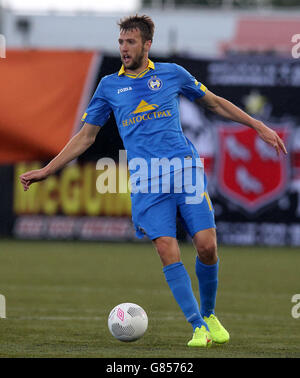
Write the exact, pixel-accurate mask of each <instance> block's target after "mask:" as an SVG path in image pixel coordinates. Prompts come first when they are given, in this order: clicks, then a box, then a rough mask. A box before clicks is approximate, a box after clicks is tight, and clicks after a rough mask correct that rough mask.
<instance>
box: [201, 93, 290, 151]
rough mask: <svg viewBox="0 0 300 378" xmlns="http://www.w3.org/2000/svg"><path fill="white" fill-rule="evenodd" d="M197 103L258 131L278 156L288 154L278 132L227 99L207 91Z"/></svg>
mask: <svg viewBox="0 0 300 378" xmlns="http://www.w3.org/2000/svg"><path fill="white" fill-rule="evenodd" d="M197 102H198V103H199V104H201V105H203V106H205V107H206V108H208V109H209V110H211V111H212V112H214V113H216V114H218V115H219V116H222V117H224V118H227V119H230V120H231V121H234V122H238V123H241V124H243V125H245V126H249V127H251V128H252V129H254V130H256V131H257V133H258V135H259V136H260V137H261V138H262V139H263V140H264V141H265V142H266V143H268V144H270V145H271V146H272V147H274V148H275V149H276V152H277V154H278V155H279V153H280V150H281V151H283V153H285V154H286V153H287V151H286V148H285V145H284V143H283V141H282V139H281V138H280V137H279V135H278V134H277V133H276V131H274V130H272V129H270V128H269V127H268V126H266V125H265V124H264V123H263V122H261V121H258V120H257V119H255V118H253V117H251V116H249V115H248V114H247V113H245V112H244V111H243V110H241V109H240V108H238V107H237V106H236V105H234V104H233V103H232V102H230V101H228V100H226V99H225V98H223V97H220V96H217V95H215V94H214V93H212V92H210V91H209V90H207V91H206V93H205V95H204V96H203V97H201V98H199V99H197Z"/></svg>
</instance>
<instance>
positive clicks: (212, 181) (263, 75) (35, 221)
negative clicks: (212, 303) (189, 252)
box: [0, 56, 300, 245]
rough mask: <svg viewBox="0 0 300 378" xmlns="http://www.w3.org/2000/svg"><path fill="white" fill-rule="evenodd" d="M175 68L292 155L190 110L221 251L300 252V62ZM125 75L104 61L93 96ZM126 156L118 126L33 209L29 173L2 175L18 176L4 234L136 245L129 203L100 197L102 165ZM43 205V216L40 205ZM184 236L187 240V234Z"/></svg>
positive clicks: (185, 107)
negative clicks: (23, 178)
mask: <svg viewBox="0 0 300 378" xmlns="http://www.w3.org/2000/svg"><path fill="white" fill-rule="evenodd" d="M152 59H153V61H154V62H155V61H164V60H163V59H159V58H158V59H156V58H154V57H153V58H152ZM169 61H172V62H174V63H178V64H180V65H182V66H183V67H185V68H186V69H187V70H188V71H190V72H191V73H192V74H193V75H194V76H195V77H196V79H197V80H198V81H200V82H202V83H203V84H205V85H206V86H207V87H208V89H209V90H211V91H212V92H214V93H216V94H217V95H219V96H222V97H225V98H227V99H228V100H230V101H232V102H233V103H235V104H236V105H238V106H239V107H241V108H242V109H244V110H246V111H247V112H248V113H249V114H251V115H253V116H254V117H256V118H258V119H261V120H262V121H264V122H265V123H266V124H267V125H269V126H270V127H272V128H274V129H276V130H277V131H278V133H279V134H280V136H281V137H282V138H283V139H284V141H285V143H286V146H287V148H288V151H289V154H288V156H287V157H286V156H280V157H277V155H276V154H275V152H274V151H273V149H272V148H270V147H269V146H267V145H266V144H265V143H263V142H262V141H261V140H260V139H259V138H258V137H257V135H256V133H254V132H253V131H252V130H251V129H249V128H247V127H245V126H241V125H237V124H233V123H231V122H228V121H225V120H224V119H221V118H219V117H216V116H215V115H213V114H212V113H210V112H208V111H206V110H204V109H203V108H201V107H199V106H197V105H195V104H193V103H191V102H189V101H188V100H185V99H182V100H181V104H180V107H181V121H182V126H183V129H184V132H185V134H186V136H187V137H188V138H189V139H190V140H191V141H192V142H193V143H194V144H195V146H196V148H197V150H198V151H199V153H200V156H201V157H203V158H204V162H205V170H206V174H207V177H208V189H209V193H210V196H211V199H212V202H213V205H214V208H215V215H216V222H217V230H218V238H219V242H220V243H224V244H262V245H300V123H299V121H300V104H299V98H300V96H299V94H300V62H299V61H298V60H295V59H294V60H277V59H275V58H272V57H265V58H257V57H248V58H232V59H228V60H226V61H224V60H215V61H211V60H196V59H189V58H186V59H183V58H176V57H173V58H170V59H169ZM119 68H120V60H119V58H117V57H108V56H105V57H104V58H103V59H102V62H101V64H99V69H98V72H96V74H95V80H94V85H93V86H92V90H91V94H92V93H93V92H94V90H95V88H96V86H97V84H98V82H99V80H100V79H101V77H103V76H104V75H107V74H110V73H113V72H116V71H118V70H119ZM91 94H90V95H91ZM120 149H123V144H122V141H121V140H120V138H119V135H118V130H117V127H116V124H115V120H114V117H113V116H111V119H110V120H109V121H108V122H107V124H106V125H105V126H104V127H103V128H102V129H101V131H100V132H99V134H98V136H97V139H96V142H95V143H94V145H93V146H92V147H91V148H90V149H88V150H87V151H86V152H85V153H84V154H83V155H82V156H81V157H80V158H79V159H78V164H77V165H76V166H75V168H73V170H72V169H71V168H70V167H69V168H68V169H67V170H63V172H61V173H60V175H58V176H55V178H53V179H52V181H49V182H48V183H47V184H46V183H43V184H42V185H41V186H40V188H39V189H36V193H35V195H31V199H30V200H28V199H27V200H24V196H23V194H22V193H21V191H20V190H19V189H20V188H18V189H17V185H18V184H17V175H18V174H19V173H21V171H22V170H24V169H27V168H28V167H26V166H20V164H19V165H16V166H15V167H14V169H13V173H11V169H12V168H10V167H7V168H3V169H4V170H6V171H5V172H6V175H9V174H10V175H13V176H14V180H13V182H14V184H12V186H13V188H12V187H9V186H7V187H6V189H4V188H2V189H1V190H2V192H3V196H1V201H2V199H3V198H8V197H9V195H8V194H5V193H6V192H7V191H10V193H13V194H11V195H10V196H11V197H12V198H11V199H10V200H7V201H6V204H5V206H4V207H3V208H4V209H5V212H6V214H7V215H6V216H3V212H2V215H1V218H0V219H1V233H2V234H4V233H8V232H10V233H11V234H12V235H15V236H17V237H33V238H41V237H42V238H79V239H117V238H119V239H121V240H135V238H134V233H133V230H132V227H131V223H130V201H129V194H125V195H124V194H123V196H121V195H120V194H119V195H118V194H116V195H115V196H114V197H113V196H109V195H107V194H106V200H104V198H103V197H101V196H103V195H100V194H99V193H95V190H94V189H95V186H96V185H95V182H96V180H97V175H96V174H95V162H96V161H97V160H98V159H99V158H101V157H112V158H113V159H114V160H115V161H118V157H119V150H120ZM9 172H10V173H9ZM87 182H89V183H90V184H87ZM1 187H2V185H1ZM76 188H77V189H76ZM91 188H94V189H91ZM35 196H36V197H35ZM37 198H38V200H37ZM101 198H102V199H101ZM24 201H25V202H24ZM26 201H27V202H26ZM30 201H31V202H30ZM37 203H38V204H39V206H37V205H36V206H35V205H34V204H37ZM8 204H12V207H10V205H8ZM20 204H21V205H20ZM43 204H44V205H43ZM6 219H7V220H8V221H7V222H6V221H5V220H6ZM178 231H179V236H180V237H181V238H183V239H185V238H186V235H185V234H184V232H183V230H182V229H181V227H179V229H178Z"/></svg>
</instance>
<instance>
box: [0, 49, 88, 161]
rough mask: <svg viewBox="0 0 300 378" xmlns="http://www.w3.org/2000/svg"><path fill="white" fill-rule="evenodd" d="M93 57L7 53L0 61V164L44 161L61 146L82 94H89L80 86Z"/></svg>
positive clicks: (75, 53) (53, 52)
mask: <svg viewBox="0 0 300 378" xmlns="http://www.w3.org/2000/svg"><path fill="white" fill-rule="evenodd" d="M94 56H95V53H94V52H90V51H61V50H39V51H37V50H8V51H7V54H6V59H1V62H0V83H1V91H0V111H1V117H0V164H6V163H14V162H18V161H32V160H47V159H49V158H51V157H53V156H54V155H56V154H57V153H58V152H59V151H60V150H61V149H62V148H63V146H64V145H65V144H66V142H67V141H68V140H69V138H70V137H71V136H72V133H73V130H74V128H76V125H78V122H79V121H80V116H81V114H78V112H79V111H80V110H81V109H80V107H81V106H82V104H83V103H84V102H85V101H84V99H83V96H89V95H90V93H88V94H87V93H86V91H85V90H84V89H85V88H86V85H87V80H89V72H90V70H91V66H92V63H93V57H94ZM88 100H89V98H87V99H86V102H88ZM85 105H86V104H85ZM78 117H79V119H77V118H78Z"/></svg>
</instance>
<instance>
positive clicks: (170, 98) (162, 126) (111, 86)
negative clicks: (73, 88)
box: [82, 60, 207, 162]
mask: <svg viewBox="0 0 300 378" xmlns="http://www.w3.org/2000/svg"><path fill="white" fill-rule="evenodd" d="M206 90H207V89H206V87H205V86H204V85H203V84H201V83H199V82H198V81H197V80H196V79H195V78H194V77H193V76H192V75H191V74H190V73H189V72H188V71H186V70H185V69H184V68H183V67H181V66H179V65H177V64H174V63H155V64H154V63H153V62H152V61H151V60H149V62H148V67H147V68H146V69H145V70H144V71H143V72H141V73H140V74H138V75H134V74H129V73H127V72H125V70H124V66H122V68H121V70H120V71H119V72H117V73H114V74H112V75H108V76H105V77H103V78H102V80H101V81H100V83H99V85H98V87H97V89H96V91H95V93H94V95H93V97H92V99H91V101H90V103H89V105H88V108H87V110H86V112H85V114H84V116H83V118H82V120H83V121H85V122H87V123H90V124H93V125H97V126H103V125H104V124H105V123H106V121H107V120H108V118H109V117H110V114H111V112H113V113H114V115H115V119H116V123H117V126H118V129H119V133H120V136H121V138H122V140H123V144H124V147H125V149H126V150H127V157H128V161H130V160H131V159H133V158H143V159H145V160H146V161H147V162H149V161H150V159H151V158H159V159H161V158H168V159H172V158H175V157H178V158H180V159H184V158H187V157H188V158H192V159H193V158H196V157H197V158H198V157H199V155H198V153H197V151H196V149H195V147H194V146H193V145H192V143H191V142H190V141H189V140H188V139H187V138H186V137H185V135H184V134H183V131H182V127H181V123H180V114H179V97H180V95H183V96H185V97H187V98H188V99H189V100H191V101H194V100H195V99H196V98H200V97H202V96H204V95H205V93H206Z"/></svg>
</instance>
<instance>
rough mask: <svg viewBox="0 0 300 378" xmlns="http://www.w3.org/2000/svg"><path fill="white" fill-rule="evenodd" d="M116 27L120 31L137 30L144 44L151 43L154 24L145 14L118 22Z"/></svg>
mask: <svg viewBox="0 0 300 378" xmlns="http://www.w3.org/2000/svg"><path fill="white" fill-rule="evenodd" d="M118 25H119V26H120V31H127V30H133V29H139V30H140V32H141V36H142V40H143V42H144V43H145V42H146V41H151V42H152V40H153V34H154V22H153V21H152V19H151V18H150V17H149V16H146V15H145V14H144V15H142V16H139V15H137V14H136V15H135V16H129V17H125V18H123V19H121V20H120V21H119V22H118Z"/></svg>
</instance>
